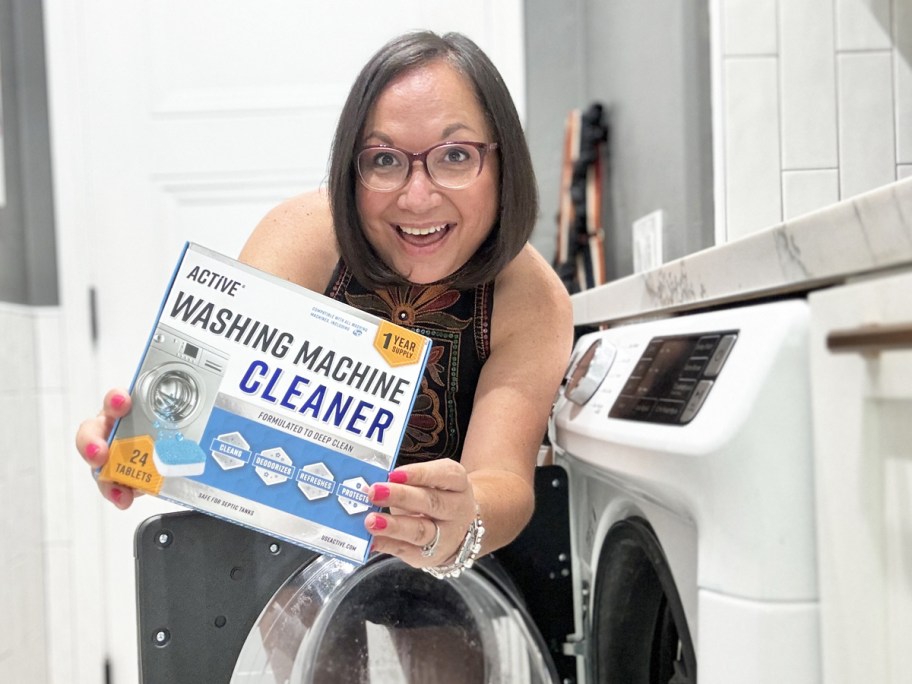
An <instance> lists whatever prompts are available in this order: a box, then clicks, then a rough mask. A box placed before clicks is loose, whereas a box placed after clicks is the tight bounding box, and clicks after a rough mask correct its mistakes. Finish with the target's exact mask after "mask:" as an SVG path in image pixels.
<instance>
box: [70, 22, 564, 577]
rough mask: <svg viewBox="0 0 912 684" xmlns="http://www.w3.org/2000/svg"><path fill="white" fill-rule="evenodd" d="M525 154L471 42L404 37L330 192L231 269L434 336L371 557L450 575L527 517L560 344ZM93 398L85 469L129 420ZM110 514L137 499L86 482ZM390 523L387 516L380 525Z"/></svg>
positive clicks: (297, 211) (292, 215) (385, 487)
mask: <svg viewBox="0 0 912 684" xmlns="http://www.w3.org/2000/svg"><path fill="white" fill-rule="evenodd" d="M536 213H537V198H536V190H535V181H534V176H533V173H532V166H531V161H530V159H529V153H528V149H527V147H526V143H525V140H524V137H523V133H522V129H521V126H520V122H519V119H518V117H517V114H516V110H515V107H514V105H513V102H512V100H511V99H510V96H509V93H508V91H507V89H506V87H505V85H504V84H503V81H502V79H501V77H500V75H499V74H498V72H497V70H496V68H495V67H494V66H493V64H492V63H491V62H490V60H489V59H488V58H487V56H486V55H485V54H484V53H483V52H482V51H481V50H480V49H479V48H478V47H477V46H476V45H475V44H474V43H472V42H471V41H470V40H468V39H467V38H465V37H463V36H460V35H458V34H447V35H445V36H442V37H440V36H437V35H435V34H432V33H428V32H418V33H411V34H406V35H404V36H401V37H399V38H397V39H395V40H393V41H391V42H390V43H388V44H387V45H386V46H384V47H383V48H381V49H380V51H379V52H377V53H376V54H375V55H374V57H373V58H372V59H371V60H370V61H369V62H368V63H367V65H366V66H365V67H364V69H363V70H362V72H361V74H360V75H359V77H358V79H357V80H356V82H355V84H354V86H353V87H352V90H351V93H350V94H349V97H348V100H347V102H346V104H345V106H344V108H343V111H342V115H341V117H340V120H339V124H338V127H337V129H336V134H335V138H334V142H333V148H332V155H331V161H330V178H329V186H328V194H325V193H322V192H315V193H311V194H306V195H302V196H299V197H296V198H294V199H292V200H289V201H287V202H285V203H283V204H282V205H280V206H278V207H276V208H275V209H274V210H272V211H271V212H270V213H269V214H268V215H267V216H266V217H265V218H264V219H263V221H262V222H261V223H260V224H259V225H258V226H257V227H256V229H255V230H254V232H253V234H252V235H251V237H250V239H249V240H248V242H247V244H246V245H245V247H244V249H243V251H242V252H241V255H240V259H241V260H242V261H244V262H246V263H249V264H251V265H253V266H255V267H257V268H260V269H263V270H265V271H269V272H271V273H274V274H276V275H279V276H281V277H283V278H286V279H288V280H290V281H293V282H295V283H298V284H300V285H303V286H304V287H307V288H310V289H312V290H315V291H318V292H325V293H326V294H328V295H329V296H331V297H333V298H335V299H338V300H341V301H345V302H347V303H349V304H352V305H354V306H357V307H358V308H361V309H363V310H366V311H369V312H370V313H373V314H377V315H380V316H383V317H386V318H390V319H392V320H394V321H395V322H396V323H399V324H400V325H404V326H406V327H412V328H415V329H417V330H419V331H420V332H422V333H423V334H426V335H429V336H431V337H432V338H434V347H433V350H432V357H431V359H430V361H429V363H428V368H427V370H426V372H425V376H424V381H423V383H422V394H421V397H420V398H419V400H418V401H417V402H416V404H415V409H414V411H413V415H412V418H411V420H410V423H409V431H408V438H407V439H406V440H405V441H404V442H403V448H402V451H401V452H400V457H399V460H398V462H397V467H396V469H395V470H393V471H392V473H391V474H390V477H389V482H386V483H377V484H374V485H373V486H371V487H370V489H369V491H368V494H369V497H370V499H371V501H372V502H373V503H375V504H376V505H378V506H380V507H382V508H383V509H384V511H383V512H378V513H371V514H370V515H368V516H367V517H366V520H365V525H366V526H367V528H368V530H369V531H370V532H371V533H372V534H373V535H374V543H373V548H374V549H375V550H376V551H379V552H383V553H389V554H392V555H395V556H398V557H399V558H401V559H402V560H403V561H405V562H406V563H408V564H410V565H412V566H415V567H423V568H429V569H431V570H432V574H436V575H437V576H448V575H453V574H457V573H458V572H460V571H461V570H462V569H463V568H464V567H466V566H468V565H470V564H471V562H472V561H473V560H474V558H475V557H477V556H479V555H483V554H486V553H489V552H491V551H493V550H495V549H497V548H500V547H501V546H503V545H505V544H507V543H509V542H510V541H511V540H512V539H513V538H514V537H516V535H517V534H519V532H520V531H521V530H522V528H523V527H524V526H525V524H526V523H527V522H528V520H529V517H530V515H531V513H532V509H533V505H534V501H533V471H534V466H535V461H536V455H537V452H538V448H539V446H540V444H541V440H542V437H543V435H544V432H545V429H546V423H547V418H548V414H549V411H550V408H551V403H552V401H553V398H554V396H555V392H556V391H557V388H558V385H559V383H560V380H561V376H562V373H563V371H564V368H565V366H566V363H567V359H568V356H569V353H570V347H571V343H572V321H571V313H570V304H569V298H568V296H567V293H566V290H565V289H564V287H563V285H562V284H561V282H560V280H559V279H558V278H557V276H556V275H555V274H554V272H553V271H552V269H551V268H550V267H549V265H548V264H547V263H546V262H545V261H544V259H543V258H542V257H541V256H540V255H539V254H538V253H537V252H536V251H535V250H534V248H533V247H532V246H531V245H529V244H528V243H527V240H528V237H529V235H530V233H531V231H532V227H533V223H534V219H535V216H536ZM130 407H131V402H130V398H129V396H128V394H127V392H125V391H124V390H120V389H118V390H112V391H110V392H108V394H107V395H106V397H105V401H104V408H103V410H102V412H101V413H100V414H99V416H98V417H96V418H93V419H90V420H87V421H85V422H84V423H83V424H82V425H81V426H80V428H79V431H78V433H77V436H76V443H77V448H78V449H79V451H80V453H81V454H82V455H83V457H84V458H85V459H86V461H87V462H88V463H89V464H90V465H91V466H92V467H93V468H95V467H98V466H100V465H101V464H102V463H104V462H105V461H106V459H107V445H106V438H107V435H108V434H109V433H110V430H111V427H112V425H113V424H114V422H115V421H116V420H117V419H118V418H119V417H120V416H122V415H124V414H125V413H126V412H127V411H129V410H130ZM99 488H100V490H101V492H102V494H103V495H104V496H105V497H106V498H108V499H110V500H111V501H113V503H114V504H115V505H116V506H117V507H119V508H126V507H128V506H129V505H130V504H131V503H132V500H133V496H134V493H133V492H132V491H131V490H129V489H127V488H125V487H123V486H121V485H112V484H110V483H99ZM387 511H388V512H387Z"/></svg>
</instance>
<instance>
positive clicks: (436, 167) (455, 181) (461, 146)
mask: <svg viewBox="0 0 912 684" xmlns="http://www.w3.org/2000/svg"><path fill="white" fill-rule="evenodd" d="M494 149H497V143H479V142H445V143H440V144H439V145H434V146H433V147H429V148H427V149H426V150H425V151H424V152H406V151H405V150H400V149H399V148H398V147H392V146H391V145H371V146H369V147H365V148H364V149H363V150H361V151H360V152H359V153H358V159H357V165H358V175H359V176H360V177H361V182H362V183H364V186H365V187H367V188H369V189H370V190H375V191H377V192H393V191H394V190H398V189H399V188H401V187H403V186H404V185H405V184H406V183H407V182H408V179H409V178H410V177H411V175H412V165H413V164H414V163H415V162H416V161H420V162H421V163H422V164H424V168H425V171H426V172H427V174H428V176H429V177H430V179H431V180H432V181H433V182H434V183H436V184H437V185H439V186H440V187H442V188H449V189H450V190H458V189H460V188H464V187H466V186H468V185H471V184H472V183H474V182H475V179H476V178H478V176H479V175H481V169H482V166H483V165H484V159H485V154H486V153H487V152H488V150H494Z"/></svg>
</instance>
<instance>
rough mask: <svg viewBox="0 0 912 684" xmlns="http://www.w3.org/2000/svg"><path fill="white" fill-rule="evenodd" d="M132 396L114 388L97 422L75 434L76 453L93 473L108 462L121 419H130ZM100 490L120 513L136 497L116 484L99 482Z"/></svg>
mask: <svg viewBox="0 0 912 684" xmlns="http://www.w3.org/2000/svg"><path fill="white" fill-rule="evenodd" d="M132 405H133V404H132V402H131V400H130V394H129V392H127V391H126V390H124V389H120V388H115V389H112V390H109V391H108V393H107V394H106V395H105V398H104V403H103V404H102V409H101V412H100V413H99V414H98V415H97V416H95V417H94V418H89V419H88V420H84V421H82V423H81V424H80V425H79V429H78V430H77V431H76V449H77V450H78V451H79V453H80V454H81V455H82V457H83V458H84V459H85V461H86V463H88V464H89V465H90V466H91V467H92V470H93V471H94V470H95V469H96V468H100V467H101V466H103V465H104V464H105V463H107V461H108V437H109V436H110V434H111V430H112V429H113V428H114V424H115V423H116V422H117V420H118V419H120V418H122V417H123V416H125V415H127V414H128V413H129V412H130V408H131V407H132ZM98 490H99V491H100V492H101V495H102V496H103V497H104V498H106V499H107V500H108V501H110V502H112V503H113V504H114V505H115V506H117V507H118V508H120V509H125V508H129V506H130V504H132V503H133V499H134V498H135V497H136V496H137V493H136V492H134V491H133V490H132V489H130V488H129V487H125V486H123V485H120V484H115V483H113V482H101V481H100V480H99V481H98Z"/></svg>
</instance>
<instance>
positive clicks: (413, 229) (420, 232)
mask: <svg viewBox="0 0 912 684" xmlns="http://www.w3.org/2000/svg"><path fill="white" fill-rule="evenodd" d="M448 225H449V224H448V223H441V224H440V225H438V226H427V227H426V228H418V227H417V226H403V225H401V224H400V225H397V226H396V227H397V228H398V229H399V231H400V232H402V233H405V234H406V235H417V236H424V235H433V234H434V233H439V232H441V231H442V230H445V229H446V228H447V226H448Z"/></svg>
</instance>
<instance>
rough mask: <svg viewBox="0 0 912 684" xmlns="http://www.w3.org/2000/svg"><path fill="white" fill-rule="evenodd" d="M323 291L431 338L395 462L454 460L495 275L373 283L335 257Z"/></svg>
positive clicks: (485, 336)
mask: <svg viewBox="0 0 912 684" xmlns="http://www.w3.org/2000/svg"><path fill="white" fill-rule="evenodd" d="M325 294H326V295H327V296H328V297H331V298H332V299H335V300H337V301H340V302H345V303H346V304H349V305H350V306H353V307H355V308H358V309H361V310H362V311H366V312H368V313H371V314H374V315H375V316H378V317H380V318H383V319H386V320H388V321H392V322H394V323H397V324H398V325H401V326H402V327H404V328H408V329H410V330H414V331H415V332H418V333H421V334H422V335H427V336H428V337H430V338H431V339H432V340H433V341H434V344H433V345H432V347H431V353H430V356H429V358H428V363H427V368H426V369H425V371H424V377H423V378H422V380H421V392H420V394H419V395H418V397H417V398H416V399H415V405H414V407H413V409H412V415H411V418H410V419H409V423H408V427H407V429H406V434H405V437H404V438H403V440H402V446H401V448H400V449H399V457H398V459H397V460H396V465H407V464H409V463H417V462H419V461H431V460H434V459H438V458H452V459H455V460H457V461H458V460H459V459H460V457H461V456H462V444H463V441H464V439H465V434H466V430H468V427H469V418H470V417H471V416H472V404H473V402H474V399H475V386H476V385H477V384H478V377H479V375H480V374H481V367H482V365H484V362H485V361H486V360H487V358H488V356H489V354H490V353H491V344H490V339H491V312H492V310H493V307H494V283H493V281H492V282H489V283H485V284H484V285H479V286H478V287H475V288H473V289H469V290H454V289H452V288H450V287H449V286H448V285H447V283H446V282H439V283H434V284H431V285H402V286H396V287H389V288H385V289H382V290H377V291H374V290H368V289H367V288H365V287H363V286H362V285H361V284H360V283H359V282H358V281H357V280H355V279H354V277H353V276H352V274H351V271H349V270H348V267H347V266H346V265H345V263H344V262H342V261H339V263H338V265H337V266H336V269H335V271H334V272H333V277H332V279H331V280H330V283H329V287H328V288H327V289H326V293H325Z"/></svg>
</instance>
